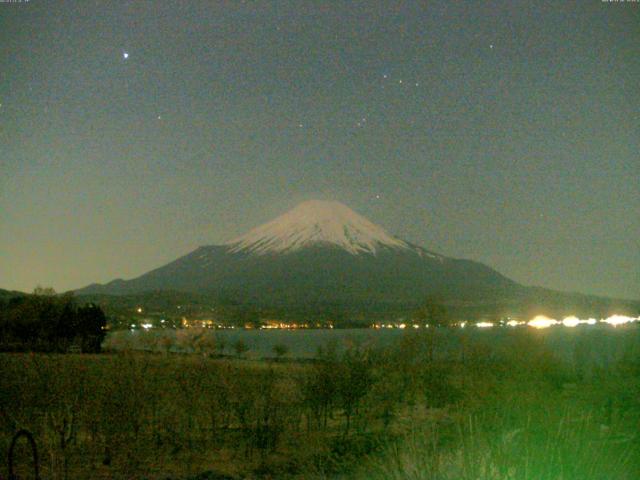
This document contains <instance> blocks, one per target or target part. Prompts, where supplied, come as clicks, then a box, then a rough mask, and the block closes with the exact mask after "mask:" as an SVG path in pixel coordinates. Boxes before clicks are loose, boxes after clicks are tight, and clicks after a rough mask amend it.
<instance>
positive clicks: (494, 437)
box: [0, 326, 640, 480]
mask: <svg viewBox="0 0 640 480" xmlns="http://www.w3.org/2000/svg"><path fill="white" fill-rule="evenodd" d="M639 330H640V329H638V328H637V326H629V327H625V328H624V329H619V330H617V331H616V336H615V337H613V338H616V339H618V340H617V341H618V343H617V345H618V347H619V348H618V349H617V351H616V355H615V357H607V358H608V360H607V361H606V362H600V361H598V362H593V361H589V359H590V358H591V357H592V356H595V355H596V352H593V351H592V350H591V348H592V345H591V344H590V343H584V342H574V343H573V344H572V345H573V346H572V351H571V352H570V354H567V353H566V352H563V353H562V354H561V355H558V352H557V349H555V348H554V343H553V342H550V340H549V338H547V337H545V335H544V334H541V332H531V331H528V330H517V331H516V330H514V331H510V332H509V333H507V334H505V335H504V337H503V338H501V340H500V342H496V341H490V339H489V338H488V337H477V336H461V337H460V338H459V339H458V340H457V341H456V348H449V347H447V348H445V349H443V348H439V347H440V346H442V345H450V343H448V342H449V340H448V338H449V337H448V335H450V333H449V332H448V331H446V330H443V331H440V332H437V333H433V332H431V333H427V332H406V333H405V334H403V335H401V336H398V337H397V338H395V339H394V341H393V342H389V343H388V344H387V345H385V346H371V345H369V346H363V345H356V344H354V343H351V344H350V345H347V346H344V347H343V348H333V347H330V346H329V347H326V346H325V348H324V349H323V351H322V352H321V353H320V354H319V356H318V357H317V358H316V359H315V360H314V361H308V360H307V361H304V362H298V361H296V360H294V359H290V358H285V359H283V360H281V361H267V360H251V359H247V358H232V357H231V356H224V357H220V356H219V354H220V352H219V351H217V350H216V349H215V345H211V344H208V346H207V348H211V349H212V350H211V351H207V348H205V346H202V345H201V346H200V348H199V349H197V351H198V352H199V353H198V354H176V353H140V352H134V353H132V352H120V353H117V354H116V353H112V354H101V355H45V354H2V355H0V363H1V364H2V375H0V429H1V430H0V454H1V458H3V459H4V458H6V455H7V450H8V446H9V442H10V439H11V436H12V434H13V433H14V432H15V431H16V430H17V429H19V428H26V429H28V430H30V431H31V432H33V434H34V436H35V439H36V442H37V444H38V448H39V451H40V460H41V462H40V463H41V471H42V477H43V478H47V479H85V478H86V479H89V478H123V479H124V478H138V479H142V478H148V479H167V478H174V479H188V478H189V479H193V478H202V479H204V478H224V477H225V476H226V477H227V478H318V479H321V478H345V479H353V480H356V479H365V478H366V479H368V478H372V479H452V480H453V479H462V480H466V479H500V480H503V479H504V480H506V479H514V480H525V479H527V480H528V479H531V480H533V479H550V480H551V479H554V480H561V479H562V480H569V479H594V480H595V479H612V480H616V479H637V478H640V437H639V436H638V431H640V355H639V352H640V349H639V348H638V346H639V342H638V338H639ZM594 341H595V340H594ZM612 341H614V342H615V341H616V340H612ZM607 342H609V340H607ZM438 351H439V352H440V354H437V355H435V354H434V353H435V352H438ZM442 352H446V354H442ZM241 356H242V355H239V357H241ZM16 461H17V464H18V465H19V468H20V469H21V471H22V472H23V473H24V474H25V475H26V472H27V471H28V468H29V462H30V460H29V457H28V455H27V451H26V448H23V447H21V448H20V449H19V450H18V452H17V457H16ZM3 462H4V460H3ZM0 465H2V466H0V473H1V474H2V475H6V474H7V472H6V470H2V468H6V467H5V466H4V463H2V464H0ZM205 472H208V473H205ZM25 478H30V477H26V476H25Z"/></svg>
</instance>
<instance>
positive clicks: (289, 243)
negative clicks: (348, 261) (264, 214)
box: [227, 200, 411, 255]
mask: <svg viewBox="0 0 640 480" xmlns="http://www.w3.org/2000/svg"><path fill="white" fill-rule="evenodd" d="M316 244H329V245H334V246H337V247H340V248H342V249H344V250H346V251H348V252H349V253H351V254H354V255H357V254H359V253H371V254H375V253H376V252H377V251H378V250H379V249H380V248H394V249H411V247H410V246H409V245H408V244H407V243H406V242H403V241H402V240H399V239H397V238H395V237H393V236H392V235H390V234H388V233H387V232H386V231H385V230H384V229H383V228H382V227H380V226H378V225H375V224H374V223H372V222H370V221H369V220H367V219H366V218H364V217H363V216H361V215H359V214H357V213H356V212H354V211H353V210H351V209H350V208H349V207H347V206H345V205H343V204H341V203H340V202H335V201H320V200H310V201H306V202H303V203H301V204H299V205H298V206H296V207H295V208H293V209H292V210H290V211H288V212H287V213H285V214H283V215H280V216H279V217H277V218H276V219H274V220H272V221H270V222H268V223H265V224H263V225H261V226H259V227H256V228H254V229H253V230H251V231H249V232H248V233H246V234H245V235H242V236H240V237H238V238H236V239H234V240H232V241H230V242H228V243H227V245H228V246H229V247H230V251H231V252H234V253H235V252H248V253H255V254H267V253H284V252H292V251H295V250H298V249H300V248H303V247H308V246H311V245H316Z"/></svg>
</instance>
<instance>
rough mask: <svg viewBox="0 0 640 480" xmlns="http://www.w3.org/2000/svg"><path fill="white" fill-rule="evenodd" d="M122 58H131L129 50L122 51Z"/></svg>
mask: <svg viewBox="0 0 640 480" xmlns="http://www.w3.org/2000/svg"><path fill="white" fill-rule="evenodd" d="M122 58H124V59H125V60H126V59H127V58H129V54H128V53H127V52H122Z"/></svg>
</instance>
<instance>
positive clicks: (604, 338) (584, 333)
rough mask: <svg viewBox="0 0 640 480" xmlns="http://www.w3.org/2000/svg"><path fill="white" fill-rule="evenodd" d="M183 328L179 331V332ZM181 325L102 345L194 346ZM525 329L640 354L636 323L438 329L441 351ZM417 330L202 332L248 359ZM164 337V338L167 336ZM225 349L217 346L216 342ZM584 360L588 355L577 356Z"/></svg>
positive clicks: (589, 350)
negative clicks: (280, 349)
mask: <svg viewBox="0 0 640 480" xmlns="http://www.w3.org/2000/svg"><path fill="white" fill-rule="evenodd" d="M181 332H182V333H181ZM184 332H185V331H184V330H172V329H166V330H162V329H159V330H149V331H139V330H135V331H129V330H126V331H118V332H112V333H109V335H108V336H107V338H106V340H105V344H104V345H105V346H106V347H108V348H110V349H112V350H128V349H131V350H162V348H163V347H162V340H163V338H165V339H168V340H169V342H170V343H171V342H172V346H171V347H170V349H171V350H172V351H190V350H192V349H191V348H190V347H189V346H188V344H189V342H182V344H181V342H180V339H179V338H176V337H180V336H184V335H185V333H184ZM524 332H527V333H528V334H530V335H532V336H535V337H539V338H540V339H541V340H542V341H543V342H544V343H545V344H546V345H547V346H548V347H549V348H550V349H551V350H552V351H553V352H555V353H556V354H558V355H559V356H560V357H561V358H563V359H565V360H574V359H576V358H578V359H588V361H589V362H596V363H599V364H602V365H606V364H607V363H609V362H611V361H615V360H618V359H620V358H623V357H624V356H625V355H627V356H632V355H633V356H635V357H636V358H638V356H640V325H639V324H631V325H625V326H622V327H612V326H610V325H582V326H578V327H576V328H565V327H562V326H555V327H550V328H548V329H544V330H534V329H532V328H530V327H526V326H522V327H494V328H490V329H480V328H476V327H467V328H465V329H451V330H440V331H438V335H439V336H440V337H441V341H439V342H438V344H439V345H440V354H450V353H452V352H455V351H456V350H459V349H460V347H461V344H462V342H463V341H468V342H471V343H480V344H481V343H486V344H489V345H491V346H500V345H508V344H509V343H510V342H512V341H513V340H514V338H515V337H516V336H521V335H522V334H523V333H524ZM416 333H418V332H416V331H413V330H409V329H407V330H401V329H381V330H376V329H333V330H275V329H274V330H244V329H234V330H206V331H205V332H204V335H206V336H210V338H209V341H210V342H211V343H212V344H217V346H218V349H219V350H218V352H219V353H224V354H227V355H232V354H234V353H235V351H234V347H233V345H234V344H235V343H236V342H237V341H238V340H239V339H241V340H242V341H243V342H244V343H245V345H246V346H247V348H248V350H247V352H246V356H247V357H249V358H263V357H274V356H275V355H274V347H276V346H277V345H282V346H284V347H285V348H286V349H287V352H288V353H287V356H288V357H290V358H313V357H315V356H316V355H317V353H318V349H320V348H326V347H327V346H328V345H329V344H333V346H335V348H336V349H337V350H339V351H340V350H344V349H346V348H348V347H349V346H361V347H374V348H384V347H387V346H390V345H392V344H393V343H394V342H397V341H399V340H400V339H401V338H402V337H403V336H405V335H406V336H410V335H415V334H416ZM165 341H166V340H165ZM221 346H223V348H222V349H221V350H220V347H221ZM581 361H586V360H581Z"/></svg>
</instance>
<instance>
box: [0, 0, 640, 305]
mask: <svg viewBox="0 0 640 480" xmlns="http://www.w3.org/2000/svg"><path fill="white" fill-rule="evenodd" d="M639 79H640V3H606V2H601V0H582V1H579V2H572V1H551V2H542V1H535V0H527V1H521V0H516V1H502V2H454V1H450V0H449V1H446V2H406V3H402V2H374V1H361V2H327V1H325V0H323V1H321V2H320V1H319V2H313V3H311V2H302V1H299V0H295V1H290V2H284V1H268V2H240V1H237V2H235V1H234V2H198V1H188V2H187V1H180V2H179V1H164V2H163V1H153V2H145V1H108V2H107V1H104V2H95V1H88V0H83V1H78V2H71V1H68V2H56V1H48V0H47V1H45V0H31V1H28V2H22V3H0V104H1V106H0V174H1V175H0V288H6V289H19V290H26V291H30V290H32V289H33V288H34V287H35V286H36V284H42V285H44V286H53V287H54V288H56V289H57V290H59V291H64V290H66V289H71V288H79V287H82V286H85V285H87V284H89V283H92V282H105V281H109V280H112V279H114V278H117V277H122V278H131V277H134V276H137V275H140V274H142V273H144V272H146V271H148V270H150V269H152V268H155V267H158V266H160V265H162V264H164V263H167V262H169V261H171V260H174V259H175V258H177V257H178V256H181V255H183V254H186V253H188V252H189V251H191V250H192V249H194V248H196V247H198V246H200V245H208V244H218V243H222V242H224V241H227V240H229V239H231V238H233V237H235V236H237V235H239V234H242V233H244V232H245V231H246V230H248V229H249V228H251V227H254V226H256V225H258V224H260V223H263V222H265V221H267V220H270V219H271V218H273V217H274V216H276V215H278V214H280V213H283V212H284V211H286V210H287V209H289V208H291V207H293V206H294V205H296V204H297V203H298V202H300V201H302V200H306V199H311V198H320V199H334V200H338V201H341V202H343V203H345V204H346V205H348V206H350V207H351V208H353V209H354V210H356V211H357V212H358V213H360V214H362V215H364V216H366V217H367V218H369V219H370V220H372V221H373V222H375V223H378V224H380V225H382V226H383V227H385V228H386V229H387V230H388V231H389V232H391V233H393V234H395V235H397V236H399V237H401V238H403V239H406V240H408V241H411V242H414V243H416V244H419V245H421V246H424V247H426V248H428V249H431V250H435V251H437V252H439V253H442V254H444V255H448V256H454V257H464V258H471V259H474V260H478V261H482V262H484V263H486V264H488V265H490V266H492V267H494V268H496V269H497V270H499V271H500V272H502V273H503V274H505V275H507V276H509V277H511V278H513V279H514V280H516V281H519V282H522V283H524V284H527V285H542V286H546V287H549V288H554V289H560V290H569V291H580V292H583V293H595V294H604V295H610V296H615V297H623V298H636V299H638V298H640V153H639V152H640V92H639V88H638V87H639Z"/></svg>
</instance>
